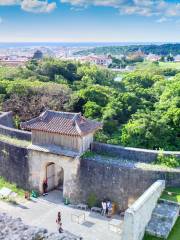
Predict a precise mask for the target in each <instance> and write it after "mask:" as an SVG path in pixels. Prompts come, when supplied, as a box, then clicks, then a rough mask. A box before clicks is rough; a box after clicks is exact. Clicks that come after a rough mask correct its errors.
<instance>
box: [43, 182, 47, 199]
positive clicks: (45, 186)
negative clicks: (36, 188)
mask: <svg viewBox="0 0 180 240" xmlns="http://www.w3.org/2000/svg"><path fill="white" fill-rule="evenodd" d="M47 189H48V183H47V179H45V180H44V182H43V196H45V195H48V193H47Z"/></svg>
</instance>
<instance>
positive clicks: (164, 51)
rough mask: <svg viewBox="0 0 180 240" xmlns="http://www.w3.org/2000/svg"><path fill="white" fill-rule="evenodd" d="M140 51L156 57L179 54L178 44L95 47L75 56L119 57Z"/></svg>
mask: <svg viewBox="0 0 180 240" xmlns="http://www.w3.org/2000/svg"><path fill="white" fill-rule="evenodd" d="M138 50H141V51H142V52H143V53H145V54H149V53H153V54H158V55H163V56H166V55H169V54H172V55H177V54H180V44H179V43H177V44H162V45H155V44H154V45H131V46H107V47H95V48H93V49H88V50H83V51H78V52H76V53H75V55H89V54H96V55H108V54H110V55H121V54H125V55H126V54H128V53H132V52H136V51H138Z"/></svg>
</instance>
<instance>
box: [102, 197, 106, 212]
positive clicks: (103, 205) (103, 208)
mask: <svg viewBox="0 0 180 240" xmlns="http://www.w3.org/2000/svg"><path fill="white" fill-rule="evenodd" d="M101 205H102V212H101V214H102V215H103V216H105V215H106V201H105V200H103V201H102V203H101Z"/></svg>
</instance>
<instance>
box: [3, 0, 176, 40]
mask: <svg viewBox="0 0 180 240" xmlns="http://www.w3.org/2000/svg"><path fill="white" fill-rule="evenodd" d="M6 41H8V42H13V41H21V42H24V41H27V42H30V41H41V42H42V41H45V42H48V41H53V42H58V41H60V42H91V41H93V42H124V41H125V42H138V41H139V42H171V41H172V42H180V1H177V0H57V1H56V0H0V42H6Z"/></svg>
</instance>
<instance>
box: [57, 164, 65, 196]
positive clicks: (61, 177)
mask: <svg viewBox="0 0 180 240" xmlns="http://www.w3.org/2000/svg"><path fill="white" fill-rule="evenodd" d="M63 186H64V169H63V168H61V169H60V170H59V171H58V186H57V189H58V190H60V191H61V192H62V193H63Z"/></svg>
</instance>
